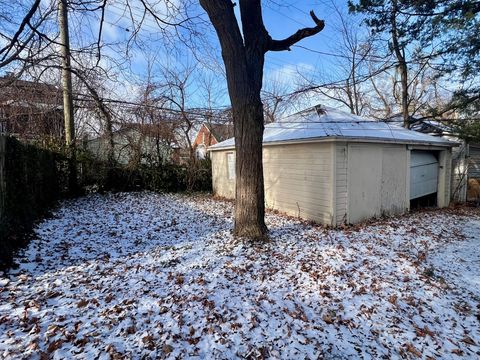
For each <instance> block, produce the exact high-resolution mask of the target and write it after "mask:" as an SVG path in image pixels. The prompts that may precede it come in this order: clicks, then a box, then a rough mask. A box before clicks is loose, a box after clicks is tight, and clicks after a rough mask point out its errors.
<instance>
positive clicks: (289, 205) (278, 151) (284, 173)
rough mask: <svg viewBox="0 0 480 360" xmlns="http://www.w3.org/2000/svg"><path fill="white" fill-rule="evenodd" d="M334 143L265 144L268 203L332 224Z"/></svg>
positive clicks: (264, 158) (264, 162)
mask: <svg viewBox="0 0 480 360" xmlns="http://www.w3.org/2000/svg"><path fill="white" fill-rule="evenodd" d="M333 147H334V146H333V144H331V143H324V144H322V143H310V144H308V143H306V144H292V145H277V146H268V147H265V148H264V151H263V166H264V168H263V169H264V177H265V202H266V206H267V207H268V208H270V209H276V210H279V211H282V212H285V213H287V214H289V215H292V216H298V217H301V218H304V219H309V220H314V221H317V222H321V223H325V224H332V222H333V207H332V199H333V196H332V179H333V174H332V170H331V169H332V149H333Z"/></svg>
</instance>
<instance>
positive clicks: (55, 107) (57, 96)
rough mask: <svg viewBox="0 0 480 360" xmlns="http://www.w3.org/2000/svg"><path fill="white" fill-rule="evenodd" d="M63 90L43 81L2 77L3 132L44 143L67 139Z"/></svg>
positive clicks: (0, 110)
mask: <svg viewBox="0 0 480 360" xmlns="http://www.w3.org/2000/svg"><path fill="white" fill-rule="evenodd" d="M62 109H63V100H62V92H61V90H60V89H59V88H57V87H55V86H53V85H49V84H45V83H39V82H32V81H25V80H18V79H15V78H11V77H8V76H6V77H0V133H3V134H11V135H15V136H17V137H18V138H21V139H24V140H35V141H44V140H51V139H62V138H63V136H64V122H63V110H62Z"/></svg>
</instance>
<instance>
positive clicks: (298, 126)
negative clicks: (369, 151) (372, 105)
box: [210, 105, 457, 150]
mask: <svg viewBox="0 0 480 360" xmlns="http://www.w3.org/2000/svg"><path fill="white" fill-rule="evenodd" d="M329 139H345V140H359V141H368V142H392V143H402V144H420V145H435V146H455V145H457V143H455V142H452V141H448V140H445V139H442V138H440V137H435V136H430V135H426V134H422V133H419V132H416V131H412V130H408V129H405V128H403V127H400V126H398V125H394V124H388V123H385V122H381V121H376V120H372V119H368V118H364V117H360V116H356V115H352V114H349V113H346V112H343V111H340V110H337V109H334V108H331V107H325V106H319V105H317V106H314V107H311V108H308V109H306V110H303V111H301V112H299V113H296V114H293V115H290V116H287V117H285V118H283V119H282V120H280V121H278V122H274V123H271V124H268V125H266V126H265V131H264V133H263V143H264V144H269V143H282V142H303V141H312V140H329ZM234 145H235V139H234V138H230V139H228V140H226V141H223V142H221V143H218V144H216V145H214V146H212V147H210V149H211V150H219V149H223V148H231V147H233V146H234Z"/></svg>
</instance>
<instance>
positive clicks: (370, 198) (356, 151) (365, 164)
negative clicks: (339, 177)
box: [346, 143, 409, 223]
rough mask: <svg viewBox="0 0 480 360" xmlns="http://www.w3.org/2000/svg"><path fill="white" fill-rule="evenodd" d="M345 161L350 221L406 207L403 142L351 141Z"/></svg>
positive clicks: (406, 159)
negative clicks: (360, 142)
mask: <svg viewBox="0 0 480 360" xmlns="http://www.w3.org/2000/svg"><path fill="white" fill-rule="evenodd" d="M347 161H348V164H347V168H348V174H347V176H348V182H347V190H346V191H347V194H348V202H347V212H348V219H347V221H348V222H349V223H357V222H360V221H363V220H366V219H369V218H371V217H377V216H381V215H393V214H400V213H404V212H406V211H407V210H408V201H407V173H408V172H407V167H408V166H409V165H408V152H407V148H406V146H405V145H384V144H359V143H350V144H349V145H348V154H347Z"/></svg>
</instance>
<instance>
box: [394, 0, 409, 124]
mask: <svg viewBox="0 0 480 360" xmlns="http://www.w3.org/2000/svg"><path fill="white" fill-rule="evenodd" d="M397 9H398V7H397V0H393V9H392V14H391V24H392V43H393V50H394V52H395V56H396V57H397V60H398V69H399V71H400V84H401V87H402V118H403V126H404V127H405V128H407V129H409V128H410V114H409V112H408V67H407V62H406V60H405V50H404V49H403V48H402V47H401V46H400V44H399V42H398V28H397V20H396V19H397V13H398V12H397Z"/></svg>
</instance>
